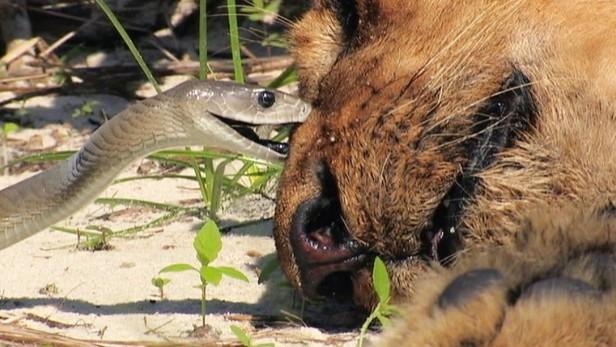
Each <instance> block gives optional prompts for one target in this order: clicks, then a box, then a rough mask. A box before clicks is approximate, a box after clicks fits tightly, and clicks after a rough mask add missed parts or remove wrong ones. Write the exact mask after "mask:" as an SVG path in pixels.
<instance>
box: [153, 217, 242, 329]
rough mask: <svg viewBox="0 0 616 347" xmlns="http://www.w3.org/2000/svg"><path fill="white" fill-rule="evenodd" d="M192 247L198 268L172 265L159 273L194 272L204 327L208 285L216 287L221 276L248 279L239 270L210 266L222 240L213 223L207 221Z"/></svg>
mask: <svg viewBox="0 0 616 347" xmlns="http://www.w3.org/2000/svg"><path fill="white" fill-rule="evenodd" d="M193 247H194V248H195V251H196V252H197V260H199V263H201V266H200V267H199V268H197V267H194V266H192V265H190V264H184V263H180V264H173V265H169V266H167V267H165V268H163V269H162V270H160V271H159V273H165V272H182V271H189V270H190V271H196V272H197V273H198V274H199V279H200V280H201V284H200V285H199V288H200V289H201V322H202V325H203V326H205V304H206V289H207V286H208V285H209V284H211V285H214V286H217V285H218V284H220V281H221V280H222V277H223V276H227V277H230V278H234V279H237V280H241V281H244V282H248V278H247V277H246V275H244V274H243V273H242V272H240V271H239V270H237V269H235V268H232V267H229V266H212V265H210V264H211V263H212V262H213V261H214V260H216V258H218V253H219V252H220V250H221V249H222V240H221V237H220V231H219V230H218V226H217V225H216V223H214V221H212V220H208V221H207V222H206V223H205V224H204V225H203V227H202V228H201V230H199V232H198V233H197V236H195V241H194V242H193Z"/></svg>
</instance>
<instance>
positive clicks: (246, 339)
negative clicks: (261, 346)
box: [231, 325, 252, 346]
mask: <svg viewBox="0 0 616 347" xmlns="http://www.w3.org/2000/svg"><path fill="white" fill-rule="evenodd" d="M231 332H232V333H233V335H235V337H237V339H238V340H240V342H241V343H242V345H244V346H252V341H251V339H250V336H248V335H246V333H245V332H244V330H242V328H240V327H238V326H237V325H232V326H231Z"/></svg>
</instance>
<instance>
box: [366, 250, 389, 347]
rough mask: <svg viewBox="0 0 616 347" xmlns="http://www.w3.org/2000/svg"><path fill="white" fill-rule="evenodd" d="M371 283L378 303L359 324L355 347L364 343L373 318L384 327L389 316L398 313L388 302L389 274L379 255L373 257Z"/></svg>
mask: <svg viewBox="0 0 616 347" xmlns="http://www.w3.org/2000/svg"><path fill="white" fill-rule="evenodd" d="M372 285H373V286H374V291H375V292H376V295H377V298H378V299H379V303H378V304H377V305H376V307H375V308H374V310H373V311H372V313H370V315H369V316H368V318H366V321H365V322H364V324H363V325H362V326H361V330H360V333H359V340H357V347H362V346H363V345H364V338H365V337H366V333H367V332H368V328H369V327H370V324H372V322H373V321H374V320H375V319H378V320H379V322H380V323H381V325H382V326H384V327H386V326H388V325H390V324H391V321H390V319H389V317H391V316H392V315H396V314H398V313H399V311H398V309H397V308H396V307H395V306H393V305H391V304H390V303H389V301H390V300H391V284H390V281H389V275H388V274H387V268H386V267H385V264H384V263H383V261H382V260H381V258H379V257H376V258H375V259H374V266H373V267H372Z"/></svg>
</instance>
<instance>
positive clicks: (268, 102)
mask: <svg viewBox="0 0 616 347" xmlns="http://www.w3.org/2000/svg"><path fill="white" fill-rule="evenodd" d="M257 102H258V103H259V105H260V106H261V107H263V108H270V107H272V106H274V103H276V94H274V93H273V92H271V91H269V90H264V91H261V92H259V94H258V95H257Z"/></svg>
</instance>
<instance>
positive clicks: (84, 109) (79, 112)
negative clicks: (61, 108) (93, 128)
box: [72, 100, 98, 118]
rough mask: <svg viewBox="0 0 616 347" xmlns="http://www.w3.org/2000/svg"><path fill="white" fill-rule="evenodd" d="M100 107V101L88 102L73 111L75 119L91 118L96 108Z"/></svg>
mask: <svg viewBox="0 0 616 347" xmlns="http://www.w3.org/2000/svg"><path fill="white" fill-rule="evenodd" d="M96 105H98V101H96V100H86V101H84V102H83V103H82V104H81V106H79V107H77V108H75V109H74V110H73V114H72V116H73V118H79V117H84V116H89V115H91V114H93V113H94V106H96Z"/></svg>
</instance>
